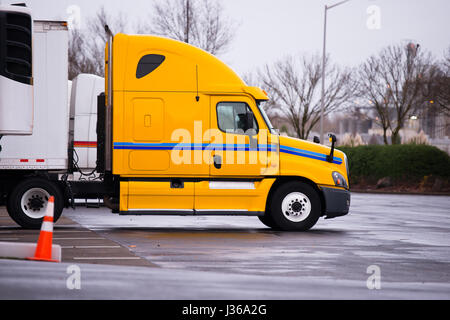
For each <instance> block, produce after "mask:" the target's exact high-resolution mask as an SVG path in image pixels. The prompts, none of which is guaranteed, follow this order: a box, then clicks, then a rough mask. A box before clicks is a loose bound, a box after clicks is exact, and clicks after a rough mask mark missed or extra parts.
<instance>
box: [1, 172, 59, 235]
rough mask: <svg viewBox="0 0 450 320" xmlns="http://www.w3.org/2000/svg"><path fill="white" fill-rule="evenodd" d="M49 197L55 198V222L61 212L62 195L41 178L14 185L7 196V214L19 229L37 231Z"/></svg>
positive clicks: (54, 185) (49, 182) (53, 185)
mask: <svg viewBox="0 0 450 320" xmlns="http://www.w3.org/2000/svg"><path fill="white" fill-rule="evenodd" d="M50 196H54V198H55V209H54V210H55V211H54V213H53V221H54V222H56V221H57V220H58V218H59V217H60V216H61V213H62V210H63V203H64V201H63V194H62V192H61V190H60V188H59V187H58V186H57V185H56V184H54V183H52V182H51V181H48V180H46V179H43V178H28V179H26V180H24V181H22V182H20V183H19V184H18V185H16V186H15V187H14V189H13V190H12V192H11V193H10V194H9V196H8V201H7V210H8V213H9V215H10V217H11V218H12V219H13V220H14V221H15V222H16V223H17V224H19V225H20V226H21V227H23V228H26V229H39V228H40V227H41V224H42V219H43V217H44V215H45V211H46V209H47V203H48V199H49V198H50Z"/></svg>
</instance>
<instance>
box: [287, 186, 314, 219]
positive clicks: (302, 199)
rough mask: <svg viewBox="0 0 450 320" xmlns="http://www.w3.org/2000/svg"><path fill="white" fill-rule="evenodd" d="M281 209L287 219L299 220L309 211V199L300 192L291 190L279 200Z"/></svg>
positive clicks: (304, 217) (306, 216)
mask: <svg viewBox="0 0 450 320" xmlns="http://www.w3.org/2000/svg"><path fill="white" fill-rule="evenodd" d="M281 210H282V212H283V215H284V217H285V218H286V219H288V220H289V221H292V222H301V221H303V220H305V219H306V218H308V216H309V214H310V213H311V200H309V198H308V197H307V196H306V195H305V194H303V193H301V192H291V193H289V194H287V195H286V196H285V197H284V199H283V201H282V202H281Z"/></svg>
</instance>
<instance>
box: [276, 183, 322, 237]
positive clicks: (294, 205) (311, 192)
mask: <svg viewBox="0 0 450 320" xmlns="http://www.w3.org/2000/svg"><path fill="white" fill-rule="evenodd" d="M269 213H270V217H271V219H272V221H273V222H274V225H275V226H276V227H278V228H279V229H281V230H286V231H288V230H290V231H305V230H308V229H310V228H312V227H313V226H314V225H315V224H316V222H317V220H318V219H319V217H320V213H321V204H320V198H319V195H318V193H317V191H316V190H315V189H314V188H313V187H312V186H310V185H309V184H306V183H303V182H297V181H294V182H288V183H286V184H284V185H282V186H280V187H279V188H278V189H277V190H276V191H275V192H274V194H273V198H272V202H271V205H270V212H269Z"/></svg>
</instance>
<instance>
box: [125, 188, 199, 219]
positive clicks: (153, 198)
mask: <svg viewBox="0 0 450 320" xmlns="http://www.w3.org/2000/svg"><path fill="white" fill-rule="evenodd" d="M127 183H128V190H125V189H124V190H122V183H121V190H120V192H121V193H122V192H124V193H125V192H128V208H127V210H123V211H135V212H142V213H144V212H148V213H152V212H154V213H157V212H159V211H175V212H180V213H183V212H186V213H188V212H191V213H193V209H194V183H193V182H184V183H183V187H182V188H173V187H171V182H170V181H151V182H150V181H129V182H127ZM121 210H122V207H121Z"/></svg>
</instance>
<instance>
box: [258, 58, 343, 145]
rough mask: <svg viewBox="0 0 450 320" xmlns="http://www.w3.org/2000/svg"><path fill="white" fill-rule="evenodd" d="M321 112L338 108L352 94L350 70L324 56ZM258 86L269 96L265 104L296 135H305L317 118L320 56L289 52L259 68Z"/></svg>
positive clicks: (328, 111)
mask: <svg viewBox="0 0 450 320" xmlns="http://www.w3.org/2000/svg"><path fill="white" fill-rule="evenodd" d="M326 63H327V67H326V70H327V71H326V75H325V77H326V83H327V84H328V85H327V87H326V88H325V97H324V102H325V107H324V115H325V116H326V115H328V114H330V113H331V112H333V111H336V110H338V109H339V108H341V107H344V105H345V104H346V103H347V100H348V99H349V98H350V97H351V95H352V82H351V78H350V76H351V72H350V71H349V70H342V69H340V68H338V67H337V66H336V65H331V64H330V62H329V59H327V62H326ZM258 78H259V80H260V83H261V86H262V87H263V88H264V89H265V90H266V91H267V92H268V93H269V96H270V98H271V100H270V102H269V105H268V106H267V107H268V108H273V109H275V110H279V111H281V112H282V113H283V114H284V116H285V117H286V118H287V119H288V120H289V122H290V124H291V125H292V127H293V128H294V131H295V133H296V135H297V137H299V138H301V139H308V136H309V134H310V132H311V130H312V128H313V127H314V126H315V125H316V124H317V122H318V121H319V120H320V111H321V91H320V89H321V87H320V80H321V78H322V60H321V58H320V57H319V56H317V55H314V56H311V57H306V56H303V57H300V58H299V59H297V58H295V57H293V56H288V57H286V58H285V59H282V60H279V61H278V62H276V63H274V64H273V65H266V66H265V67H264V68H263V69H262V70H260V71H259V72H258Z"/></svg>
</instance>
